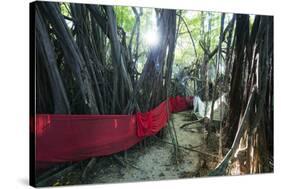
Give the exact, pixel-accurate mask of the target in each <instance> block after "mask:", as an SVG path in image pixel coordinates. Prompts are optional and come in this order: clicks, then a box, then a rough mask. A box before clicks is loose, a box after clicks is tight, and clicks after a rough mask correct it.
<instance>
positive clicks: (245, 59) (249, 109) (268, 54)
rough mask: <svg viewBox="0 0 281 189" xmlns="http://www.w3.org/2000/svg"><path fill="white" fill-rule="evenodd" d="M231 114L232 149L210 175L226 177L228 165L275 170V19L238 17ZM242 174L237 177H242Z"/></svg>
mask: <svg viewBox="0 0 281 189" xmlns="http://www.w3.org/2000/svg"><path fill="white" fill-rule="evenodd" d="M234 35H235V36H234V39H235V40H234V45H233V46H234V49H233V53H232V54H231V55H228V56H231V57H230V58H228V60H231V59H232V62H229V64H232V69H231V70H232V72H231V83H230V91H229V112H228V114H227V118H226V124H225V126H224V140H223V141H224V146H225V147H228V148H230V150H229V151H228V153H227V154H226V156H225V157H224V159H223V160H222V161H221V163H220V164H219V165H218V167H217V168H216V169H215V170H214V171H213V172H212V173H211V175H224V174H225V173H226V171H227V169H226V168H227V167H228V165H229V162H230V161H232V162H236V163H237V164H238V165H239V167H240V170H239V172H240V171H241V172H243V173H261V172H271V171H272V170H273V17H270V16H256V17H255V20H254V23H253V24H252V25H250V20H249V16H248V15H236V28H235V34H234ZM239 172H238V173H237V174H239Z"/></svg>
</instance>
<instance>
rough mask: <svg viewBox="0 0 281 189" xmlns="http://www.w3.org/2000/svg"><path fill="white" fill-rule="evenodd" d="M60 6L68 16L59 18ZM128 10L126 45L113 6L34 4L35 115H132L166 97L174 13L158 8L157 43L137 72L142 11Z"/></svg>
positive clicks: (173, 49)
mask: <svg viewBox="0 0 281 189" xmlns="http://www.w3.org/2000/svg"><path fill="white" fill-rule="evenodd" d="M62 6H65V9H67V11H68V14H69V16H68V15H66V14H62V11H61V8H62ZM132 10H133V12H134V14H135V24H134V28H133V31H132V33H131V36H130V40H129V43H127V42H126V33H125V32H124V30H123V29H122V28H121V27H120V26H118V25H117V19H116V16H115V12H114V9H113V7H111V6H97V5H86V4H72V3H71V4H69V6H66V5H65V4H61V3H50V2H39V3H38V4H37V6H36V19H35V20H36V21H35V26H36V44H37V46H36V47H37V48H36V70H37V75H36V81H37V82H36V89H37V90H36V95H37V98H36V100H37V103H36V104H37V107H36V110H37V113H60V114H83V113H91V114H121V113H123V114H130V113H133V112H135V111H147V110H148V109H150V108H151V107H154V106H155V105H157V104H158V103H159V102H160V101H162V100H164V99H165V98H166V97H167V95H168V94H167V88H169V86H170V83H171V73H172V65H173V59H174V51H175V43H176V36H175V35H176V11H175V10H162V9H156V15H157V25H158V26H157V27H158V30H159V32H160V33H161V37H160V40H159V41H160V43H159V44H158V45H157V46H156V47H153V48H150V50H149V52H148V55H147V60H146V63H145V65H144V70H143V71H142V73H141V74H139V73H138V72H137V71H136V68H135V64H136V62H137V59H138V57H139V54H138V51H139V50H138V49H139V47H138V46H139V35H140V33H139V32H140V17H141V15H142V9H141V8H140V9H137V8H133V9H132ZM69 25H71V27H70V26H69ZM167 25H169V27H166V26H167ZM133 38H135V39H136V40H135V41H136V43H133V42H132V41H133Z"/></svg>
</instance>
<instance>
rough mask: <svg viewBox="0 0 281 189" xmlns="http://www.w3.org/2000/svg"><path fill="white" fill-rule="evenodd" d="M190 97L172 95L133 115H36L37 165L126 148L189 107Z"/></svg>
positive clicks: (154, 131)
mask: <svg viewBox="0 0 281 189" xmlns="http://www.w3.org/2000/svg"><path fill="white" fill-rule="evenodd" d="M192 100H193V97H179V96H177V97H171V98H170V99H169V100H168V104H167V101H164V102H162V103H160V104H159V105H158V106H157V107H155V108H154V109H152V110H151V111H149V112H145V113H137V114H136V115H58V114H37V115H36V116H35V124H36V125H35V128H33V129H32V128H31V131H32V132H33V133H35V155H36V157H35V160H36V165H37V166H38V167H40V164H41V165H43V164H44V165H46V164H48V163H59V162H70V161H79V160H83V159H87V158H89V157H96V156H104V155H110V154H113V153H117V152H120V151H124V150H127V149H128V148H130V147H132V146H133V145H135V144H136V143H138V142H139V141H141V140H142V139H143V138H144V137H145V136H151V135H154V134H156V133H157V132H159V131H160V130H161V129H162V128H163V127H165V125H166V123H167V121H168V119H169V116H170V113H171V112H179V111H183V110H185V109H189V108H192V106H193V104H192Z"/></svg>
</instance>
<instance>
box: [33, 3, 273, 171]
mask: <svg viewBox="0 0 281 189" xmlns="http://www.w3.org/2000/svg"><path fill="white" fill-rule="evenodd" d="M62 6H64V8H65V9H66V10H67V13H68V15H66V14H63V13H62V10H61V8H62ZM132 10H133V13H134V15H135V24H134V26H133V30H132V32H131V33H130V38H129V40H127V37H126V32H125V31H124V30H123V28H122V27H120V26H118V24H117V19H116V15H115V11H114V9H113V7H111V6H97V5H87V4H72V3H70V4H69V6H66V5H65V4H63V3H53V2H52V3H51V2H38V3H37V4H36V8H35V15H36V17H35V28H36V34H35V36H36V39H35V40H36V52H35V53H36V112H37V113H58V114H132V113H134V112H136V111H147V110H149V109H151V108H152V107H154V106H156V105H158V104H159V103H160V102H161V101H163V100H165V99H166V98H167V97H168V96H170V95H171V94H170V93H171V86H172V83H171V76H172V67H173V61H174V54H175V47H176V40H177V37H178V32H179V26H180V24H181V23H183V24H184V26H185V27H186V28H187V30H188V31H189V29H188V25H187V24H186V22H185V20H184V18H183V17H182V16H181V13H180V14H178V13H176V10H167V9H155V12H156V17H157V28H158V31H159V33H161V35H160V36H159V37H160V39H159V43H158V44H157V45H156V46H154V47H150V49H149V51H148V53H147V59H146V62H145V64H144V68H143V71H142V72H141V73H138V72H137V70H136V67H135V66H136V63H137V61H138V58H139V40H140V39H139V38H140V18H141V16H142V9H141V8H132ZM177 16H178V17H177ZM177 23H178V24H177ZM167 26H169V27H167ZM204 27H205V26H204V20H203V21H202V28H204ZM210 31H211V23H210V20H209V21H208V31H204V30H203V31H202V41H201V42H200V46H201V47H202V49H203V52H204V53H203V57H196V58H197V61H196V63H195V64H196V65H195V71H194V72H193V74H194V75H193V76H194V77H195V78H197V80H196V85H197V92H198V93H199V95H200V96H201V97H202V98H203V99H205V100H209V99H210V98H211V99H215V98H216V95H217V91H218V88H219V87H220V89H221V90H223V91H224V92H226V93H229V95H228V97H229V98H228V99H229V111H228V114H226V115H227V117H226V119H225V120H224V123H225V124H224V125H223V126H222V128H221V129H222V130H221V134H224V138H223V139H222V141H221V146H220V148H222V147H227V148H230V150H229V152H228V153H227V154H226V156H225V157H224V158H223V159H222V162H221V164H219V165H218V167H217V169H216V170H215V171H214V172H212V173H211V174H213V175H219V174H225V171H226V168H227V166H228V163H229V161H230V160H233V159H235V160H237V161H238V162H239V163H240V165H241V167H244V169H245V171H244V172H246V173H256V172H267V171H271V170H272V169H273V168H272V166H271V165H270V162H272V161H273V18H272V17H269V16H256V17H255V20H254V23H253V24H252V25H251V24H250V20H249V16H248V15H240V14H238V15H234V16H233V18H232V19H231V21H230V22H229V23H228V24H227V26H226V27H225V28H224V14H222V17H221V27H220V36H219V43H218V45H217V46H216V48H214V49H213V50H212V51H211V50H210V35H209V34H210ZM189 34H190V37H191V39H192V44H193V46H194V51H195V54H196V56H198V53H197V52H196V48H195V44H194V41H193V38H192V35H191V32H190V31H189ZM206 34H207V35H206ZM133 41H135V42H134V43H133ZM223 43H226V45H225V49H223V48H222V46H223V45H222V44H223ZM215 55H217V56H216V57H217V58H216V71H217V75H216V79H215V83H214V84H213V89H212V90H213V91H212V92H211V93H210V92H209V80H208V63H209V62H210V60H211V59H212V58H213V57H215ZM221 58H224V64H225V67H226V70H225V74H224V76H223V82H222V86H219V82H220V80H219V79H220V78H221V76H220V75H219V74H218V69H219V65H220V64H221ZM198 60H201V61H198ZM200 67H201V69H200V70H201V71H198V70H199V68H200ZM189 73H191V72H189ZM189 77H190V78H191V77H192V75H189ZM194 83H195V82H194ZM194 85H195V84H194ZM194 88H195V87H194ZM212 107H213V105H212ZM211 117H212V116H211ZM209 132H210V131H209ZM242 149H243V150H242ZM261 149H262V150H261ZM220 152H221V153H222V150H221V151H220ZM239 153H240V154H241V153H245V155H244V157H246V158H244V159H241V158H240V159H239V158H237V157H239ZM221 155H222V154H221ZM244 165H245V166H244Z"/></svg>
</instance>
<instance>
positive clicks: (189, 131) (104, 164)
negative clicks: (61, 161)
mask: <svg viewBox="0 0 281 189" xmlns="http://www.w3.org/2000/svg"><path fill="white" fill-rule="evenodd" d="M171 120H173V123H174V126H175V129H176V133H177V137H178V143H179V145H180V146H184V147H188V148H193V147H195V148H194V149H197V150H200V148H201V145H202V144H203V142H204V139H203V129H202V125H201V124H200V123H195V124H192V125H189V126H187V127H185V128H183V129H181V128H180V126H182V125H183V124H185V123H187V122H188V121H192V120H193V118H192V115H191V111H184V112H179V113H175V114H173V115H172V117H171ZM171 120H170V121H171ZM164 141H166V142H164ZM167 142H170V143H171V137H170V135H169V133H168V129H165V134H164V138H163V139H160V138H156V137H150V138H148V139H146V147H144V145H143V144H142V145H140V144H137V145H136V146H134V147H133V148H131V149H130V150H128V151H127V155H126V158H124V157H125V155H124V152H122V153H119V154H117V155H116V156H115V157H117V159H116V158H114V157H113V156H108V157H102V158H99V159H98V160H97V162H96V164H95V165H94V167H93V168H92V169H91V171H89V172H88V174H87V177H86V179H83V180H81V175H82V171H83V170H84V169H83V167H85V166H81V167H80V168H78V169H76V170H73V171H71V172H68V173H66V174H64V175H62V176H61V177H60V178H59V179H57V180H54V181H52V182H51V183H49V184H50V185H71V184H86V183H117V182H135V181H150V180H166V179H179V178H188V177H194V176H196V175H197V174H198V170H199V169H200V155H199V154H198V153H197V152H193V151H189V150H186V149H183V148H180V152H179V156H178V157H179V158H178V161H176V160H175V156H174V148H173V145H172V144H169V143H167ZM119 160H120V161H119ZM176 162H177V163H176Z"/></svg>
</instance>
